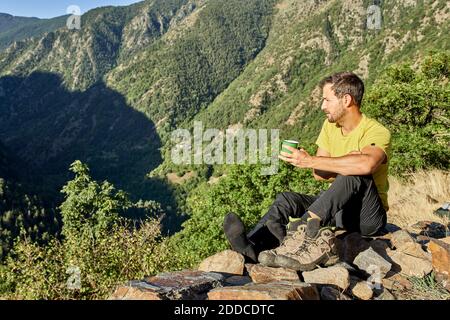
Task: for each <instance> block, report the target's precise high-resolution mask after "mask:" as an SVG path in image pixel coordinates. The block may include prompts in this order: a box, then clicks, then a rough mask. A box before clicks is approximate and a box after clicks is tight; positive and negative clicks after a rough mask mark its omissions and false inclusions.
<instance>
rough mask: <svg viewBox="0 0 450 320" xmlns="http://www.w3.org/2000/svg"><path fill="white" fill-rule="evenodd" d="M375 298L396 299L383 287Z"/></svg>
mask: <svg viewBox="0 0 450 320" xmlns="http://www.w3.org/2000/svg"><path fill="white" fill-rule="evenodd" d="M375 300H396V299H395V297H394V295H393V294H392V293H391V292H390V291H389V290H388V289H386V288H384V289H383V292H381V294H380V295H379V296H378V297H376V298H375Z"/></svg>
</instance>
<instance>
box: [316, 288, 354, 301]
mask: <svg viewBox="0 0 450 320" xmlns="http://www.w3.org/2000/svg"><path fill="white" fill-rule="evenodd" d="M320 298H321V299H322V300H352V299H351V298H350V297H349V296H347V295H346V294H345V293H343V292H341V291H339V290H338V289H336V288H333V287H328V286H324V287H322V289H321V290H320Z"/></svg>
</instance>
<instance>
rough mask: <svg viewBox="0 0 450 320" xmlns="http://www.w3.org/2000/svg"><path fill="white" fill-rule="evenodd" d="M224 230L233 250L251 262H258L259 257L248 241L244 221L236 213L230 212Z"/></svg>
mask: <svg viewBox="0 0 450 320" xmlns="http://www.w3.org/2000/svg"><path fill="white" fill-rule="evenodd" d="M223 230H224V232H225V236H226V238H227V239H228V242H229V243H230V245H231V248H232V249H233V250H234V251H236V252H239V253H241V254H243V255H244V256H245V257H247V258H249V259H250V260H251V262H256V261H257V257H256V253H255V250H254V249H253V245H252V244H251V243H250V241H249V240H248V239H247V236H246V234H245V226H244V223H243V222H242V220H241V219H240V218H239V217H238V216H237V215H236V214H234V213H232V212H230V213H228V214H227V215H226V216H225V219H224V222H223Z"/></svg>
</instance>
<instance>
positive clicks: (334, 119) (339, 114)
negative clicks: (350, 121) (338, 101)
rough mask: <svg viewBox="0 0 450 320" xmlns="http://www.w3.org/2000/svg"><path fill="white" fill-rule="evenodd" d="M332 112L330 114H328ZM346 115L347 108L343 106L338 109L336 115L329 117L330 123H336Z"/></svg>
mask: <svg viewBox="0 0 450 320" xmlns="http://www.w3.org/2000/svg"><path fill="white" fill-rule="evenodd" d="M329 115H331V114H328V116H329ZM344 115H345V109H344V108H343V107H342V106H341V108H339V110H338V111H336V114H335V115H332V116H331V117H328V121H329V122H330V123H336V122H338V121H339V120H341V119H342V118H343V117H344Z"/></svg>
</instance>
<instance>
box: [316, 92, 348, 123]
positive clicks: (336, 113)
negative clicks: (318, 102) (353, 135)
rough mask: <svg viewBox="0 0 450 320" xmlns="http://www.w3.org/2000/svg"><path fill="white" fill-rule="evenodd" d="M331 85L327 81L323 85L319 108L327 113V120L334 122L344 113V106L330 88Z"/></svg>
mask: <svg viewBox="0 0 450 320" xmlns="http://www.w3.org/2000/svg"><path fill="white" fill-rule="evenodd" d="M332 86H333V85H332V84H331V83H327V84H326V85H325V86H324V87H323V90H322V107H321V109H322V111H323V112H325V114H326V115H327V118H328V121H329V122H331V123H336V122H338V121H339V120H340V119H342V117H343V116H344V115H345V108H344V103H343V101H342V99H339V98H338V97H337V96H336V95H335V94H334V91H333V90H331V87H332Z"/></svg>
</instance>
